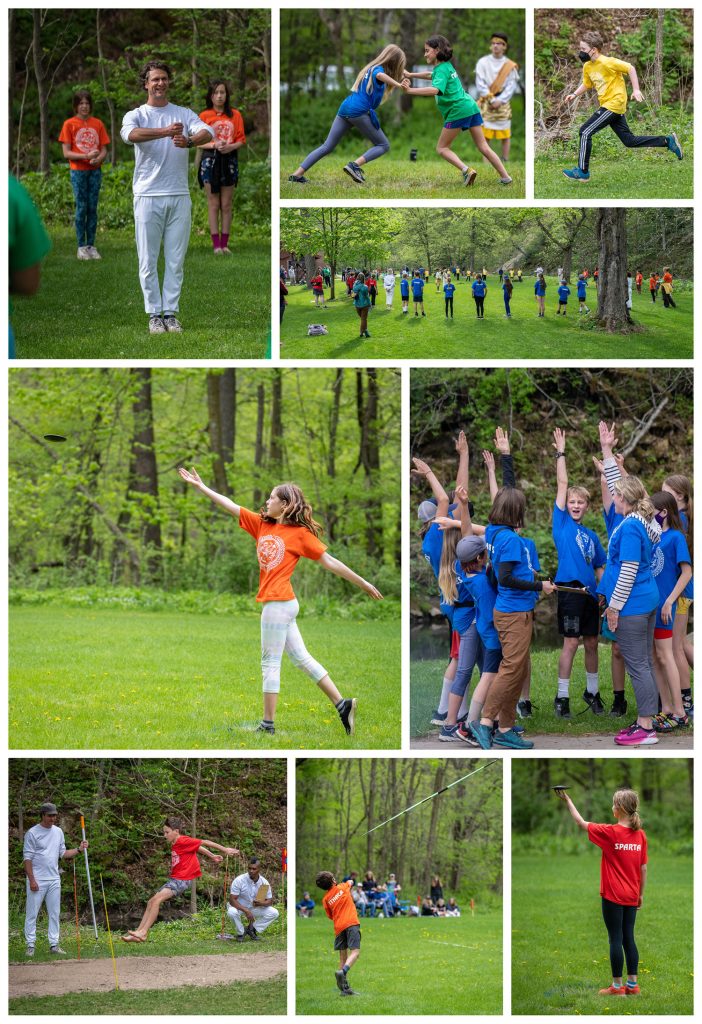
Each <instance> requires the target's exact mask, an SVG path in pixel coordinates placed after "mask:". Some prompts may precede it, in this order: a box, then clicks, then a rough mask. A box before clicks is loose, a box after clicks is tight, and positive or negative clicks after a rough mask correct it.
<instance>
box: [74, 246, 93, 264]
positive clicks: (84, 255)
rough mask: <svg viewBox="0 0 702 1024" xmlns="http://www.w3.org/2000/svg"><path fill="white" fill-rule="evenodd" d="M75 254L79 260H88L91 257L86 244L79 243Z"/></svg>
mask: <svg viewBox="0 0 702 1024" xmlns="http://www.w3.org/2000/svg"><path fill="white" fill-rule="evenodd" d="M76 256H77V257H78V259H79V260H90V259H92V256H91V255H90V253H89V252H88V247H87V245H79V246H78V252H77V253H76Z"/></svg>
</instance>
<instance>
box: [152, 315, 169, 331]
mask: <svg viewBox="0 0 702 1024" xmlns="http://www.w3.org/2000/svg"><path fill="white" fill-rule="evenodd" d="M165 333H166V325H165V324H164V322H163V317H162V316H158V315H155V316H150V317H149V334H165Z"/></svg>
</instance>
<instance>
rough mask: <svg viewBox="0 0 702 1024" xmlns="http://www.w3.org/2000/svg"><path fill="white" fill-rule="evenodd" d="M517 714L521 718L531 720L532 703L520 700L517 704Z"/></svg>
mask: <svg viewBox="0 0 702 1024" xmlns="http://www.w3.org/2000/svg"><path fill="white" fill-rule="evenodd" d="M517 714H518V715H519V717H520V718H531V715H532V711H531V701H530V700H520V701H519V702H518V704H517Z"/></svg>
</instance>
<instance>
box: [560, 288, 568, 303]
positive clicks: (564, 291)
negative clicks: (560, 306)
mask: <svg viewBox="0 0 702 1024" xmlns="http://www.w3.org/2000/svg"><path fill="white" fill-rule="evenodd" d="M569 295H570V288H569V287H568V285H567V284H562V285H560V286H559V288H558V301H559V302H567V301H568V296H569Z"/></svg>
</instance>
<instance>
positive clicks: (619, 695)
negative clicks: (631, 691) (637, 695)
mask: <svg viewBox="0 0 702 1024" xmlns="http://www.w3.org/2000/svg"><path fill="white" fill-rule="evenodd" d="M626 708H627V704H626V698H625V697H624V693H623V691H622V690H615V691H614V701H613V702H612V710H611V711H610V713H609V717H610V718H623V717H624V715H625V714H626Z"/></svg>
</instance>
